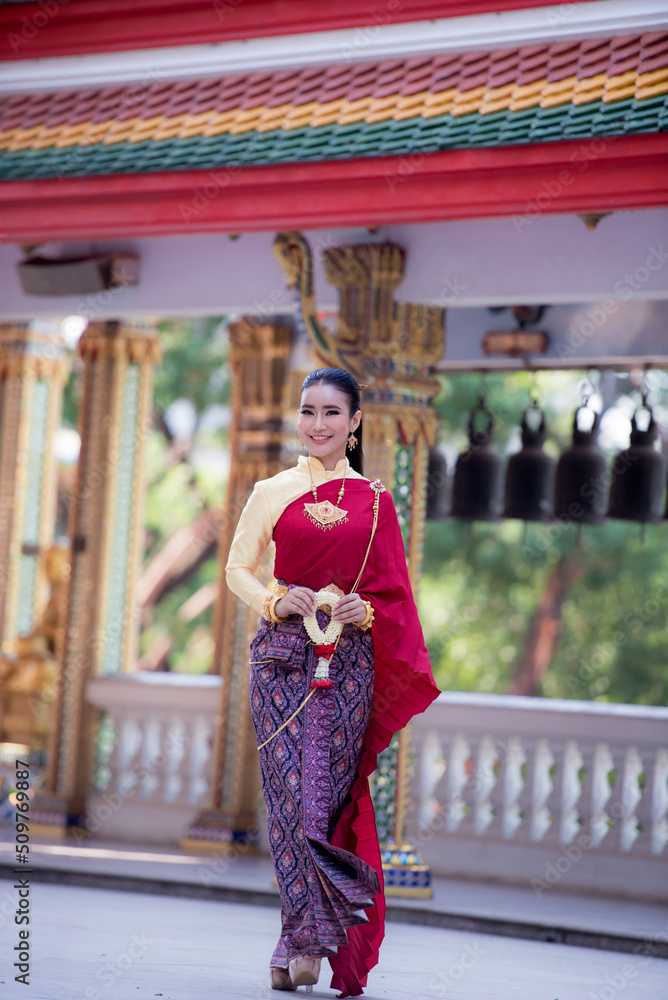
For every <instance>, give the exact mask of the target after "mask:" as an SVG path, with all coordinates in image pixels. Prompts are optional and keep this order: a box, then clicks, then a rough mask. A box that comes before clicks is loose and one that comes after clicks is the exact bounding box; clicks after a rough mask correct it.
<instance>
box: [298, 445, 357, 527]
mask: <svg viewBox="0 0 668 1000" xmlns="http://www.w3.org/2000/svg"><path fill="white" fill-rule="evenodd" d="M306 461H307V463H308V471H309V475H310V477H311V493H312V494H313V499H314V501H315V503H305V504H304V509H303V513H304V514H306V516H307V517H309V518H310V519H311V521H312V522H313V524H315V525H316V527H318V528H322V529H323V531H324V530H325V529H327V528H331V527H332V526H333V525H335V524H343V523H344V522H345V521H347V520H348V511H347V510H343V508H342V507H339V504H340V503H341V499H342V497H343V493H344V490H345V488H346V467H345V466H344V467H343V480H342V482H341V489H340V490H339V495H338V496H337V498H336V506H335V505H334V504H333V503H332V501H331V500H321V501H320V503H318V491H317V488H316V485H315V483H314V482H313V472H312V470H311V461H310V459H308V458H307V459H306Z"/></svg>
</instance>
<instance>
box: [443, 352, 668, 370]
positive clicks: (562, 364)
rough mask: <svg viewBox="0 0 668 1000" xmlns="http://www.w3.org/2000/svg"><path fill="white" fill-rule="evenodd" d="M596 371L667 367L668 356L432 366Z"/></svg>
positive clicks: (457, 363)
mask: <svg viewBox="0 0 668 1000" xmlns="http://www.w3.org/2000/svg"><path fill="white" fill-rule="evenodd" d="M592 368H594V369H596V370H597V371H620V372H630V371H634V370H638V369H639V370H645V371H647V370H649V369H651V368H665V369H668V356H666V355H653V356H651V357H650V356H645V357H641V358H628V357H624V356H622V357H609V358H606V359H605V360H602V359H600V358H578V359H577V362H576V361H575V359H573V358H540V359H538V358H536V359H535V360H534V359H533V358H527V357H522V358H502V359H499V360H498V361H493V360H489V361H473V360H470V361H448V360H447V359H443V360H441V361H439V362H438V364H437V365H436V366H435V368H434V369H433V371H434V374H436V375H467V374H472V375H477V374H481V375H482V374H487V373H494V372H523V371H531V372H540V371H546V372H547V371H574V372H578V371H589V370H591V369H592Z"/></svg>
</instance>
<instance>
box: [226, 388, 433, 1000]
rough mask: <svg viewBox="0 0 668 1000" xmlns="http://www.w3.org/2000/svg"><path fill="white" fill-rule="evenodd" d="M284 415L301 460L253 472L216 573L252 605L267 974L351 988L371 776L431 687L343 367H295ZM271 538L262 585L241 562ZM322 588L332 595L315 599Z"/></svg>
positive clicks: (375, 910)
mask: <svg viewBox="0 0 668 1000" xmlns="http://www.w3.org/2000/svg"><path fill="white" fill-rule="evenodd" d="M297 428H298V433H299V437H300V441H301V442H302V444H303V445H304V446H305V447H306V448H307V449H308V452H309V454H308V457H307V456H306V455H301V456H300V457H299V459H298V462H297V465H296V467H295V468H292V469H286V470H284V471H282V472H279V473H278V475H276V476H273V477H272V478H270V479H265V480H261V481H260V482H258V483H256V484H255V488H254V490H253V492H252V494H251V496H250V498H249V500H248V503H247V504H246V506H245V508H244V510H243V512H242V514H241V517H240V519H239V524H238V526H237V529H236V533H235V536H234V540H233V542H232V546H231V549H230V554H229V559H228V562H227V566H226V574H227V583H228V586H229V587H230V589H231V590H232V591H233V592H234V593H235V594H237V595H238V596H239V597H241V598H242V600H244V601H245V602H246V603H247V604H249V605H250V606H251V607H253V608H255V610H256V611H258V612H261V613H262V616H263V617H262V620H261V622H260V627H259V629H258V631H257V634H256V635H255V638H254V639H253V641H252V643H251V657H250V661H251V668H250V669H251V675H250V699H251V712H252V716H253V724H254V727H255V733H256V736H257V743H258V747H259V758H260V772H261V779H262V790H263V793H264V797H265V801H266V805H267V827H268V834H269V845H270V850H271V855H272V859H273V862H274V868H275V871H276V879H277V882H278V887H279V891H280V896H281V920H282V932H281V935H280V938H279V940H278V944H277V945H276V949H275V950H274V954H273V955H272V958H271V964H270V971H271V984H272V987H273V988H274V989H284V990H294V989H295V988H296V987H297V986H299V985H306V986H307V988H309V987H310V986H311V985H312V984H313V983H316V982H317V981H318V975H319V971H320V960H321V958H322V957H323V956H326V957H327V958H328V959H329V962H330V965H331V967H332V969H333V973H334V975H333V977H332V981H331V987H332V988H333V989H337V990H341V993H340V994H339V996H340V997H349V996H359V995H360V994H361V993H362V992H363V990H362V987H363V986H365V985H366V981H367V973H368V971H369V969H371V968H373V966H374V965H375V964H376V962H377V961H378V949H379V947H380V943H381V941H382V938H383V934H384V916H385V902H384V897H383V873H382V866H381V860H380V850H379V845H378V835H377V832H376V826H375V819H374V813H373V805H372V802H371V798H370V795H369V783H368V777H369V775H370V774H371V772H372V771H374V770H375V767H376V758H377V755H378V753H379V752H380V751H381V750H383V749H384V748H385V747H387V746H388V744H389V742H390V740H391V738H392V735H393V733H395V732H397V731H398V730H399V729H401V728H403V726H405V725H406V723H407V722H408V721H409V719H410V718H411V716H413V715H415V714H416V713H418V712H422V711H424V709H425V708H426V707H427V706H428V705H429V704H430V702H431V701H432V700H433V699H434V698H435V697H436V696H437V695H438V693H439V692H438V688H437V687H436V685H435V683H434V679H433V677H432V673H431V666H430V663H429V657H428V654H427V650H426V647H425V644H424V639H423V636H422V630H421V627H420V623H419V620H418V616H417V609H416V607H415V601H414V599H413V594H412V591H411V586H410V582H409V578H408V572H407V567H406V558H405V554H404V545H403V540H402V535H401V530H400V528H399V522H398V520H397V514H396V511H395V508H394V504H393V502H392V498H391V495H390V493H389V491H387V490H385V487H384V486H383V485H382V484H381V483H380V481H379V480H375V481H374V482H373V483H372V482H370V481H369V480H368V479H367V478H365V477H364V476H363V475H362V413H361V410H360V387H359V386H358V384H357V382H356V381H355V379H354V378H353V377H352V376H351V375H350V374H349V373H348V372H346V371H343V370H342V369H339V368H322V369H318V370H317V371H314V372H311V373H310V374H309V375H307V376H306V378H305V379H304V383H303V386H302V391H301V397H300V409H299V418H298V423H297ZM346 452H347V453H348V455H349V456H350V458H348V457H347V456H346ZM272 537H273V540H274V542H275V544H276V554H275V561H274V574H275V578H276V584H275V585H274V589H273V590H268V589H267V588H266V587H265V586H263V585H262V584H261V583H260V582H259V580H258V579H257V578H256V577H255V576H254V573H255V571H256V569H257V566H258V563H259V561H260V559H261V557H262V555H263V553H264V551H265V549H266V548H267V545H268V544H269V542H270V541H271V539H272ZM322 590H327V592H331V593H332V594H333V595H334V596H333V597H332V602H331V604H329V605H325V606H324V607H323V604H322V603H320V607H317V604H318V601H320V602H322V601H324V600H325V597H326V595H322V594H320V596H319V598H318V596H317V595H318V592H319V591H322ZM337 597H338V600H337ZM326 612H331V625H330V616H329V615H328V614H327V613H326ZM327 626H329V627H328V628H327V632H328V633H331V635H325V636H323V635H322V630H324V629H325V628H326V627H327ZM318 627H319V628H320V630H321V631H320V633H318ZM323 639H324V640H327V641H323Z"/></svg>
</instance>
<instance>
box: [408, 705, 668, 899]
mask: <svg viewBox="0 0 668 1000" xmlns="http://www.w3.org/2000/svg"><path fill="white" fill-rule="evenodd" d="M413 749H414V755H415V756H414V763H415V767H416V770H415V772H414V779H413V782H412V788H413V795H414V798H415V800H416V801H415V802H414V806H415V808H414V809H413V810H412V811H411V813H410V821H409V829H408V834H409V836H408V839H409V841H410V842H411V844H412V845H413V846H414V847H416V848H418V849H419V850H420V851H421V853H422V855H423V858H424V860H425V861H426V862H428V863H429V864H430V865H431V867H432V869H433V871H434V872H436V873H439V874H444V875H446V874H447V875H458V876H461V877H463V878H477V879H499V880H505V881H512V882H524V883H525V884H526V883H527V882H528V883H529V884H531V885H533V887H534V889H535V891H536V892H537V894H538V895H540V894H541V893H542V892H545V891H549V890H550V889H551V888H552V887H553V886H556V885H559V886H560V887H562V888H566V887H568V888H570V889H574V888H580V889H582V890H583V891H599V892H601V893H623V894H628V895H637V896H642V897H644V898H650V899H652V898H666V896H667V895H668V864H667V861H668V857H667V856H668V849H666V842H667V841H668V709H666V708H653V707H645V706H636V705H615V704H604V703H599V702H585V701H558V700H556V699H548V698H523V697H516V696H512V695H479V694H467V693H462V692H444V693H443V694H441V695H440V696H439V698H437V700H436V701H435V702H434V703H433V704H432V705H430V707H429V708H428V709H427V711H426V712H424V713H423V714H421V715H419V716H417V717H416V718H415V720H414V724H413Z"/></svg>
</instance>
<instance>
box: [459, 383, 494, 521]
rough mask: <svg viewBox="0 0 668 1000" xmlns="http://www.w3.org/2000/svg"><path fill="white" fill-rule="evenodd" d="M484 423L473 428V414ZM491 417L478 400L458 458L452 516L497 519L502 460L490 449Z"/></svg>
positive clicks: (474, 421) (492, 419)
mask: <svg viewBox="0 0 668 1000" xmlns="http://www.w3.org/2000/svg"><path fill="white" fill-rule="evenodd" d="M478 414H482V415H483V416H484V417H485V418H486V424H485V426H484V427H481V428H479V429H477V430H476V416H477V415H478ZM493 431H494V418H493V416H492V414H491V413H490V411H489V410H488V409H487V407H486V406H485V403H484V400H483V399H480V400H479V401H478V404H477V406H475V407H474V409H473V410H472V411H471V413H470V414H469V446H468V448H467V450H466V451H464V452H462V453H461V455H460V456H459V457H458V459H457V464H456V466H455V478H454V482H453V484H452V509H451V511H450V516H451V517H457V518H461V519H462V520H464V521H498V519H499V514H500V511H501V459H500V457H499V456H498V455H497V453H496V452H495V451H494V449H493V448H492V435H493Z"/></svg>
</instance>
